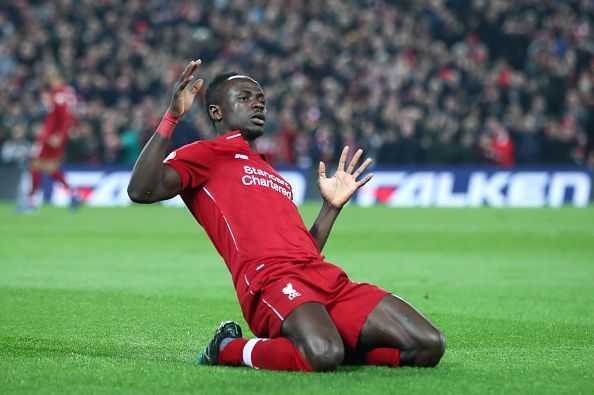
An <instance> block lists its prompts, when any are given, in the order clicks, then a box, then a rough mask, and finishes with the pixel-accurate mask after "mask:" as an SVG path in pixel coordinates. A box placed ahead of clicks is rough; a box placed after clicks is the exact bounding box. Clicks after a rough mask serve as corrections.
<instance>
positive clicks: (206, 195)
mask: <svg viewBox="0 0 594 395" xmlns="http://www.w3.org/2000/svg"><path fill="white" fill-rule="evenodd" d="M199 64H200V61H192V62H190V64H189V65H188V67H187V68H186V70H185V71H184V72H183V73H182V74H181V75H180V77H179V79H178V81H177V83H176V86H175V88H174V94H173V98H172V101H171V105H170V107H169V110H168V111H167V113H166V114H165V116H164V117H163V120H162V122H161V124H160V125H159V127H158V128H157V130H156V132H155V134H154V135H153V136H152V137H151V139H150V140H149V142H148V143H147V145H146V146H145V147H144V149H143V151H142V153H141V154H140V157H139V158H138V161H137V162H136V165H135V166H134V170H133V172H132V177H131V179H130V184H129V186H128V194H129V195H130V198H131V199H132V200H133V201H135V202H139V203H152V202H157V201H160V200H165V199H169V198H172V197H174V196H176V195H178V194H179V195H181V197H182V198H183V200H184V202H185V203H186V205H187V207H188V209H189V210H190V211H191V213H192V214H193V216H194V217H195V218H196V220H197V221H198V222H199V223H200V224H201V225H202V226H203V227H204V229H205V231H206V233H207V234H208V236H209V237H210V239H211V241H212V242H213V244H214V245H215V247H216V249H217V251H218V252H219V254H221V256H222V257H223V259H224V260H225V263H226V264H227V267H228V269H229V271H230V272H231V276H232V279H233V283H234V285H235V289H236V291H237V296H238V299H239V303H240V306H241V309H242V312H243V315H244V317H245V319H246V321H247V322H248V324H249V326H250V329H251V330H252V332H253V333H254V334H255V335H256V336H258V338H256V339H245V338H243V337H242V332H241V328H240V327H239V325H238V324H237V323H235V322H232V321H228V322H224V323H222V324H221V326H220V327H219V328H218V330H217V331H216V333H215V336H214V338H213V339H212V341H211V342H210V344H209V345H208V346H207V347H206V349H205V350H204V351H202V352H201V353H200V354H199V355H198V358H197V362H198V363H199V364H204V365H234V366H241V365H245V366H250V367H254V368H257V369H269V370H294V371H327V370H333V369H336V368H337V367H338V366H339V365H340V364H343V363H345V362H346V363H359V364H368V365H384V366H392V367H396V366H400V365H410V366H420V367H431V366H435V365H437V363H438V362H439V360H440V359H441V357H442V355H443V353H444V351H445V341H444V337H443V335H442V333H441V332H440V331H439V330H438V329H437V328H435V326H433V324H431V323H430V322H429V321H428V320H427V319H426V318H425V317H423V316H422V315H421V314H420V313H419V312H418V311H416V310H415V309H414V308H413V307H411V306H410V305H409V304H408V303H406V302H405V301H404V300H402V299H400V298H398V297H396V296H394V295H392V294H390V293H389V292H387V291H385V290H383V289H381V288H379V287H377V286H374V285H371V284H365V283H356V282H353V281H350V280H349V278H348V277H347V275H346V273H345V272H344V271H342V270H341V269H340V268H339V267H338V266H335V265H333V264H331V263H328V262H325V261H324V257H323V256H322V255H321V250H322V249H323V247H324V245H325V243H326V240H327V238H328V236H329V234H330V230H331V229H332V225H333V224H334V221H335V220H336V218H337V217H338V214H339V213H340V210H341V209H342V207H343V206H344V205H345V204H346V203H347V202H348V201H349V200H350V198H351V196H352V195H353V194H354V193H355V192H356V191H357V189H359V188H360V187H361V186H363V185H364V184H365V183H366V182H367V181H369V180H370V179H371V177H372V175H371V174H368V175H366V176H362V173H363V172H364V171H365V169H366V168H367V166H368V165H369V163H370V162H371V159H367V160H365V161H364V162H363V164H362V165H361V166H359V167H358V168H357V164H358V162H359V159H360V158H361V155H362V153H363V152H362V150H358V151H357V152H356V153H355V155H354V156H353V159H352V160H351V162H350V164H349V165H348V167H347V166H346V158H347V155H348V147H345V148H344V150H343V152H342V155H341V158H340V161H339V165H338V169H337V171H336V173H335V175H334V176H333V177H330V178H327V177H326V169H325V165H324V163H323V162H320V164H319V177H318V185H319V188H320V192H321V195H322V198H323V199H324V203H323V205H322V208H321V210H320V213H319V214H318V217H317V218H316V220H315V222H314V224H313V226H312V227H311V229H309V230H308V229H307V228H306V226H305V224H304V223H303V220H302V218H301V216H300V214H299V212H298V210H297V207H296V206H295V204H294V203H293V200H292V197H293V191H292V188H291V185H290V184H289V183H287V182H286V181H285V180H284V179H283V177H282V176H281V175H280V174H279V173H277V172H276V171H275V170H274V169H273V168H272V167H271V166H270V165H269V164H268V162H267V161H266V158H265V157H264V156H262V155H260V154H258V153H257V152H255V140H256V139H257V138H258V137H260V136H261V135H262V134H263V131H264V123H265V118H266V105H265V96H264V92H263V91H262V89H261V88H260V85H259V84H258V83H257V82H256V81H254V80H253V79H251V78H249V77H246V76H243V75H238V74H237V73H225V74H220V75H218V76H217V77H215V78H214V79H213V81H211V83H210V85H209V87H208V89H207V91H206V106H207V111H208V115H209V117H210V120H211V121H212V123H213V124H214V126H215V129H216V131H217V134H218V137H217V138H216V139H213V140H206V141H198V142H195V143H192V144H189V145H186V146H184V147H182V148H179V149H177V150H176V151H174V152H172V153H171V154H170V155H169V156H167V157H165V155H166V152H167V147H168V146H169V142H170V139H171V135H172V133H173V131H174V128H175V125H176V124H177V122H178V121H179V119H180V118H181V117H182V116H183V115H184V114H185V113H186V112H188V111H189V109H190V107H191V105H192V103H193V101H194V98H195V97H196V94H197V93H198V92H199V90H200V89H201V87H202V84H203V81H202V80H200V79H199V80H197V81H195V82H193V83H191V82H192V80H193V77H192V74H193V73H194V71H195V70H196V69H197V68H198V66H199Z"/></svg>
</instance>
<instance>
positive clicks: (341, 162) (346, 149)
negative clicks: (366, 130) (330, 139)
mask: <svg viewBox="0 0 594 395" xmlns="http://www.w3.org/2000/svg"><path fill="white" fill-rule="evenodd" d="M348 153H349V146H348V145H347V146H345V147H344V148H343V149H342V154H340V159H339V160H338V169H337V171H344V164H345V163H346V158H347V155H348Z"/></svg>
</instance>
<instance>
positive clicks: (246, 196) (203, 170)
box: [164, 131, 320, 284]
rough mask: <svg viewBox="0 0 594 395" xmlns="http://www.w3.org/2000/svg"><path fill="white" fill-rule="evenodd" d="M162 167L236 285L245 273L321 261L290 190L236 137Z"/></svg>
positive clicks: (182, 153)
mask: <svg viewBox="0 0 594 395" xmlns="http://www.w3.org/2000/svg"><path fill="white" fill-rule="evenodd" d="M164 163H166V164H167V165H169V166H171V167H172V168H173V169H175V170H176V171H177V173H178V174H179V176H180V177H181V180H182V191H181V197H182V199H183V200H184V202H185V203H186V206H187V207H188V209H189V210H190V211H191V212H192V215H194V218H196V220H197V221H198V222H199V223H200V225H202V227H203V228H204V229H205V230H206V233H207V234H208V236H209V237H210V239H211V241H212V242H213V244H214V246H215V247H216V249H217V251H218V252H219V254H221V256H222V257H223V259H224V260H225V263H226V264H227V267H228V269H229V271H230V272H231V276H232V277H233V283H234V284H237V281H238V280H239V279H241V278H240V277H241V276H242V273H245V271H246V270H250V269H251V270H258V269H259V268H260V267H263V266H264V265H266V266H268V265H273V264H274V263H280V262H311V261H313V260H317V259H320V250H319V248H318V245H317V243H316V241H315V240H314V238H313V237H312V236H311V234H310V233H309V231H308V230H307V228H306V226H305V224H304V223H303V219H302V218H301V215H300V214H299V212H298V211H297V206H296V205H295V203H293V200H292V199H293V191H292V189H291V185H290V184H289V183H288V182H287V181H286V180H285V179H284V178H283V177H282V176H281V175H280V174H279V173H277V172H276V171H275V170H274V169H273V168H272V167H271V166H270V165H269V164H268V162H267V161H266V159H265V157H264V156H261V155H260V154H257V153H255V152H252V151H251V150H250V147H249V144H248V143H247V142H246V141H245V140H244V139H243V137H242V136H241V134H240V133H239V132H237V131H236V132H231V133H227V134H224V135H222V136H219V137H218V138H216V139H213V140H207V141H198V142H195V143H192V144H188V145H186V146H184V147H181V148H179V149H178V150H176V151H174V152H172V153H171V154H170V155H169V156H168V157H167V158H166V159H165V160H164ZM241 280H242V281H243V279H241Z"/></svg>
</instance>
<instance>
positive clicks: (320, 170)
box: [318, 162, 326, 180]
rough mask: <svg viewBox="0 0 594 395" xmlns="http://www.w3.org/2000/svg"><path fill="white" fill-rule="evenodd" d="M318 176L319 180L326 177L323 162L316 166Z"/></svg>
mask: <svg viewBox="0 0 594 395" xmlns="http://www.w3.org/2000/svg"><path fill="white" fill-rule="evenodd" d="M318 177H319V178H320V179H321V180H323V179H324V178H326V165H325V164H324V162H320V165H319V166H318Z"/></svg>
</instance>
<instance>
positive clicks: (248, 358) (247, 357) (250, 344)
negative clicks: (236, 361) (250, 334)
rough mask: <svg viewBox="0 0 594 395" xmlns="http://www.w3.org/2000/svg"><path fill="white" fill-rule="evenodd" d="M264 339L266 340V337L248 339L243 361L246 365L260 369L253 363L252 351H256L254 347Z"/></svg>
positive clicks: (244, 348) (244, 347)
mask: <svg viewBox="0 0 594 395" xmlns="http://www.w3.org/2000/svg"><path fill="white" fill-rule="evenodd" d="M262 340H265V339H250V340H248V341H247V343H245V346H243V363H244V365H246V366H249V367H250V368H254V369H258V368H257V367H255V366H254V364H253V363H252V351H254V347H255V346H256V344H257V343H258V342H259V341H262Z"/></svg>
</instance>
